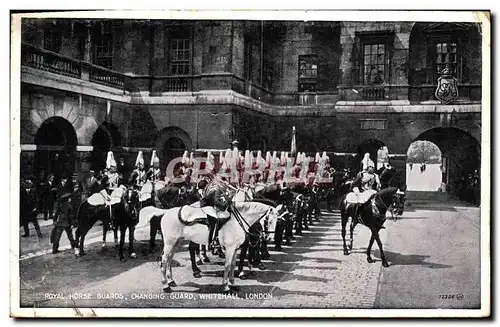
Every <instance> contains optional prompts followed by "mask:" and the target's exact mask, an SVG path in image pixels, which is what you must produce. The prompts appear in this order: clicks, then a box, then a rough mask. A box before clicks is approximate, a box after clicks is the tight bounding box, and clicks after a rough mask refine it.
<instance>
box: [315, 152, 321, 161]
mask: <svg viewBox="0 0 500 327" xmlns="http://www.w3.org/2000/svg"><path fill="white" fill-rule="evenodd" d="M320 160H321V157H320V156H319V152H316V156H315V157H314V161H315V162H319V161H320Z"/></svg>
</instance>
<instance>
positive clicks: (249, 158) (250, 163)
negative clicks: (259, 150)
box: [245, 150, 252, 167]
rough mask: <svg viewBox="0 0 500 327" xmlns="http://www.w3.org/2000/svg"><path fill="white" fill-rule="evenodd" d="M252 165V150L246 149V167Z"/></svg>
mask: <svg viewBox="0 0 500 327" xmlns="http://www.w3.org/2000/svg"><path fill="white" fill-rule="evenodd" d="M251 165H252V157H251V156H250V150H245V167H250V166H251Z"/></svg>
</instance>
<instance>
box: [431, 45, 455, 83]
mask: <svg viewBox="0 0 500 327" xmlns="http://www.w3.org/2000/svg"><path fill="white" fill-rule="evenodd" d="M435 51H436V61H435V67H436V74H437V76H441V73H442V71H443V70H444V69H445V67H446V65H447V64H448V65H449V68H450V73H451V74H452V75H453V76H455V77H458V75H457V73H458V71H457V62H458V58H457V57H458V56H457V43H456V42H439V43H436V49H435Z"/></svg>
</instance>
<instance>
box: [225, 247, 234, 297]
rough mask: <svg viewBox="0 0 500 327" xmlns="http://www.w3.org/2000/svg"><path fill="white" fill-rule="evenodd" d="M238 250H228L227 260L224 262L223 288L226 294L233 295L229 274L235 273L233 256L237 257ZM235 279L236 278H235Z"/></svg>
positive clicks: (228, 248)
mask: <svg viewBox="0 0 500 327" xmlns="http://www.w3.org/2000/svg"><path fill="white" fill-rule="evenodd" d="M235 252H236V249H235V247H234V246H231V247H227V248H226V259H225V262H224V278H223V279H222V287H223V289H224V293H225V294H229V293H231V289H230V288H229V283H228V281H229V274H230V273H233V269H232V268H233V256H234V255H235ZM233 278H234V276H233Z"/></svg>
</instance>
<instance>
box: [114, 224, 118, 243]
mask: <svg viewBox="0 0 500 327" xmlns="http://www.w3.org/2000/svg"><path fill="white" fill-rule="evenodd" d="M113 234H114V235H113V236H114V241H115V244H116V243H118V228H116V227H113Z"/></svg>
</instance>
